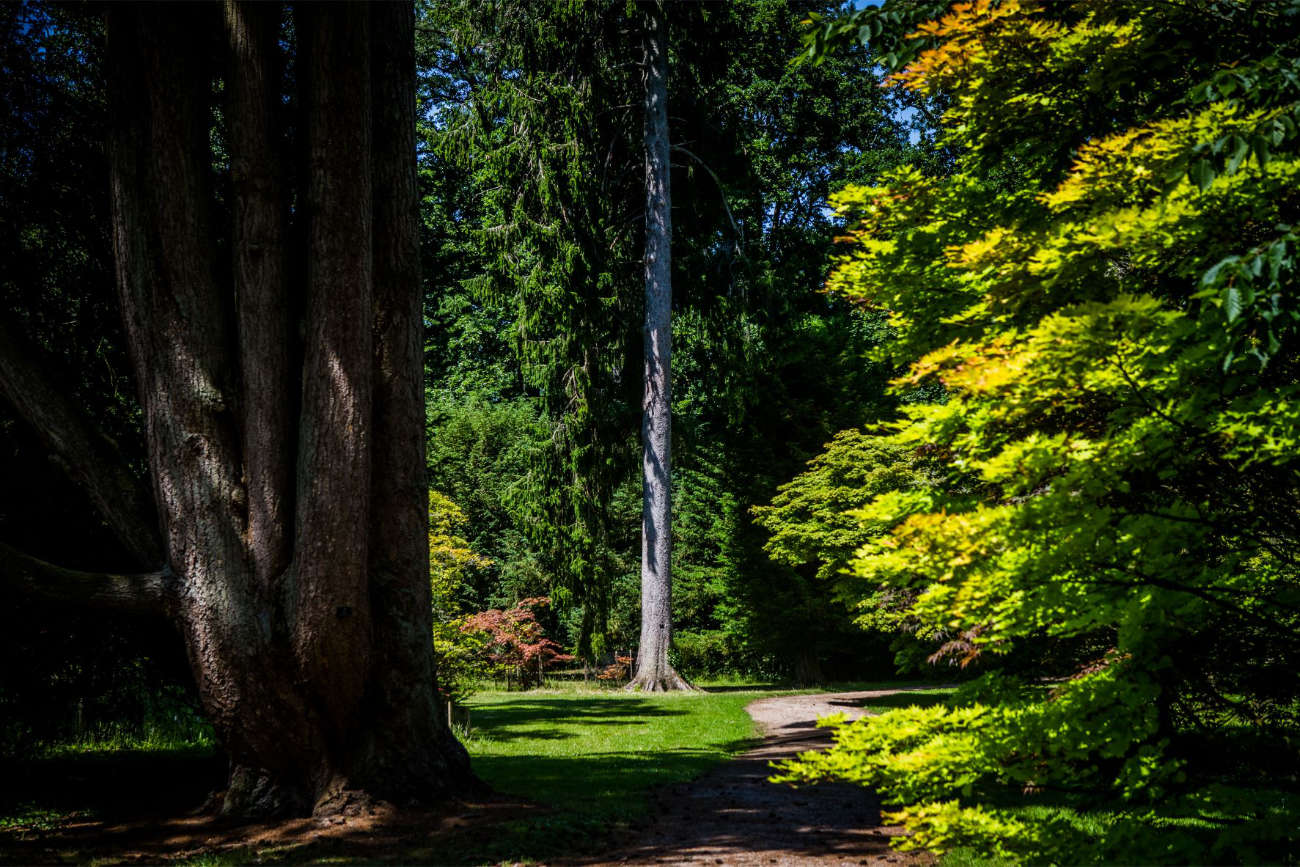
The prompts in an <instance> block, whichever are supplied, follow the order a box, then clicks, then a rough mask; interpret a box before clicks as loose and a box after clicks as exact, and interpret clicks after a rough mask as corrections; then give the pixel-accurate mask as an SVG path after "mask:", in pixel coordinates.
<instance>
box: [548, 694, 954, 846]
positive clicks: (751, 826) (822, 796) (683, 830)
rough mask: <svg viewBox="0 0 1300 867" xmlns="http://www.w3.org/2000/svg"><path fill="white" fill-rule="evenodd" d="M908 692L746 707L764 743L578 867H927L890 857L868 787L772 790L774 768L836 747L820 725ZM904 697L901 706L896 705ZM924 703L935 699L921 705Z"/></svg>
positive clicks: (669, 797) (678, 789) (679, 793)
mask: <svg viewBox="0 0 1300 867" xmlns="http://www.w3.org/2000/svg"><path fill="white" fill-rule="evenodd" d="M903 692H906V691H905V690H878V691H863V692H854V693H830V694H822V695H805V696H788V697H778V698H770V699H761V700H759V701H756V702H754V703H753V704H751V705H749V707H747V708H746V710H747V711H749V714H750V716H752V717H754V719H755V721H756V722H757V723H758V724H759V727H760V730H761V731H762V732H763V734H764V735H765V738H764V740H763V743H762V744H761V745H760V746H758V747H756V748H755V749H752V750H750V751H749V752H747V753H745V754H744V755H742V756H740V757H739V758H736V759H734V760H732V761H730V762H727V763H726V764H724V765H720V766H718V767H716V768H715V769H714V770H712V771H710V772H709V773H708V774H705V775H704V776H703V777H701V778H699V779H697V780H695V781H693V782H690V783H682V784H678V785H675V786H670V787H668V788H665V789H663V790H661V791H660V793H659V794H658V796H657V798H656V806H655V810H654V813H653V815H652V818H651V820H650V823H649V825H648V826H647V827H646V828H645V829H644V830H643V831H642V832H641V833H640V834H639V835H637V836H636V837H634V839H632V840H631V841H630V842H629V844H628V845H627V846H626V847H623V848H621V849H620V850H618V851H616V852H612V853H607V854H605V855H603V856H602V857H600V858H599V859H580V860H576V861H575V862H574V863H580V864H618V863H628V864H683V863H698V864H740V865H758V864H763V865H768V864H781V865H786V864H790V865H813V864H817V865H829V864H898V865H903V864H911V865H915V864H927V863H931V861H932V859H930V858H928V857H926V856H918V855H913V854H910V853H908V854H903V853H899V852H895V851H893V850H891V849H890V848H889V842H890V839H891V838H893V837H895V836H897V835H899V834H901V833H902V831H901V829H899V828H895V827H889V826H883V825H881V823H880V804H879V801H878V800H877V799H876V798H875V796H874V795H873V794H872V793H871V792H870V791H868V790H866V789H863V788H861V787H860V786H854V785H849V784H845V783H835V784H825V783H823V784H819V785H816V786H807V787H803V788H798V789H796V788H794V787H792V786H787V785H778V784H775V783H771V782H768V777H770V776H771V775H772V768H771V766H770V763H771V762H773V761H777V760H779V759H785V758H790V757H792V756H795V755H797V754H799V753H801V752H804V751H805V750H811V749H824V748H826V747H828V746H830V744H831V736H830V731H829V730H828V729H818V728H816V727H815V724H816V720H817V718H818V717H819V716H826V715H827V714H832V713H841V712H843V713H846V714H847V715H848V716H850V717H852V718H857V717H861V716H864V715H866V711H864V710H863V709H862V707H861V705H862V703H863V702H864V701H867V700H873V701H872V703H873V704H877V703H881V702H876V701H874V700H875V699H879V698H884V697H888V698H890V699H893V701H890V702H889V703H890V704H893V703H894V701H897V702H898V703H899V704H905V703H907V702H905V701H903V700H902V699H903V696H902V695H900V693H903ZM896 696H897V698H895V697H896ZM916 698H917V699H918V700H917V702H916V703H917V704H923V703H927V702H926V699H927V698H930V697H929V696H916Z"/></svg>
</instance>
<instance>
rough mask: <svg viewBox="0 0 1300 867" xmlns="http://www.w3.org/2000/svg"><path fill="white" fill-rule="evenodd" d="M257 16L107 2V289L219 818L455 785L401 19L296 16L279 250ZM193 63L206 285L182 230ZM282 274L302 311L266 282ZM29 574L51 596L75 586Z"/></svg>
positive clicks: (198, 247)
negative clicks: (294, 248) (440, 644)
mask: <svg viewBox="0 0 1300 867" xmlns="http://www.w3.org/2000/svg"><path fill="white" fill-rule="evenodd" d="M279 14H280V13H279V8H278V7H276V6H267V7H263V6H261V5H260V4H253V3H245V2H240V0H228V2H226V3H225V4H224V6H222V7H221V8H220V17H219V16H218V8H217V7H215V6H210V5H206V4H203V5H200V4H194V5H181V4H176V5H170V4H169V5H158V6H151V7H142V6H138V5H128V4H121V5H115V6H112V7H110V8H109V10H108V33H109V45H108V62H109V81H110V96H111V99H112V105H113V118H114V129H113V134H112V140H111V142H110V166H111V171H112V198H113V223H114V225H113V230H114V231H113V234H114V244H115V250H116V256H117V264H118V267H117V279H118V287H119V294H120V297H121V301H122V308H123V314H124V317H125V319H126V323H127V334H128V340H129V341H130V344H131V353H132V360H133V363H134V365H135V368H136V373H137V377H138V381H139V384H140V398H141V403H142V405H143V407H144V414H145V420H146V436H147V439H148V451H149V458H150V468H151V472H152V476H153V479H154V487H155V490H156V499H157V502H158V505H159V511H160V513H161V523H162V525H163V528H164V535H165V547H166V559H167V563H168V570H167V571H166V572H165V574H166V575H167V576H174V580H173V579H170V578H169V581H171V582H172V583H168V584H166V586H168V587H171V586H173V585H174V587H175V593H174V594H172V596H174V603H171V604H172V606H173V607H172V611H173V614H174V619H175V620H176V622H177V623H178V625H179V627H180V629H181V632H182V633H183V634H184V636H185V638H186V644H187V648H188V652H189V656H190V661H191V666H192V668H193V670H194V673H195V677H196V680H197V681H198V686H199V694H200V697H201V700H202V702H203V706H204V709H205V711H206V712H207V714H208V716H209V717H210V718H211V720H212V722H213V725H214V727H215V729H216V731H217V733H218V736H219V737H220V739H221V740H222V742H223V745H224V746H225V748H226V750H227V751H228V752H229V754H230V756H231V760H232V770H231V780H230V786H229V790H228V792H227V794H226V798H225V801H224V810H225V811H226V812H228V813H235V814H241V815H265V814H287V813H304V812H309V811H310V812H315V813H317V814H324V813H331V812H337V811H342V810H351V809H353V808H355V807H357V806H358V805H359V804H364V803H366V802H369V801H371V800H373V799H375V798H383V799H386V800H392V801H398V802H402V803H406V802H413V801H428V800H431V799H434V798H438V797H443V796H446V795H448V794H450V793H453V792H457V791H464V790H465V789H467V788H470V787H474V786H476V785H477V783H476V781H475V780H474V778H473V776H472V774H471V773H470V771H469V766H468V759H467V756H466V753H465V751H464V750H463V748H461V746H460V745H459V744H458V743H456V741H455V739H454V738H453V737H452V735H451V733H450V730H449V728H448V727H447V725H446V721H445V720H444V719H443V717H442V714H441V713H440V712H439V709H438V707H437V705H436V701H435V696H436V682H435V672H434V660H433V647H432V631H431V630H432V623H431V610H430V599H429V584H428V581H429V576H428V560H427V557H428V552H427V544H428V541H427V528H426V525H425V522H426V520H427V498H426V493H425V480H424V459H425V458H424V444H423V429H424V411H423V358H422V339H421V328H422V318H421V295H420V282H419V256H418V254H419V251H418V239H417V230H418V199H417V194H416V186H415V162H414V161H415V141H414V123H415V92H414V43H413V39H414V36H413V34H414V22H413V10H412V8H411V7H410V6H409V5H404V4H377V5H375V6H374V7H369V6H366V5H364V4H360V3H345V4H330V5H320V6H304V7H302V8H300V9H298V10H297V17H296V24H297V36H298V45H299V48H298V50H299V54H298V56H297V67H296V68H297V74H298V76H299V79H300V83H301V87H302V90H301V93H302V94H303V97H304V98H303V105H302V122H301V124H300V134H301V135H302V136H304V137H305V153H306V154H307V155H308V159H307V166H306V171H305V180H304V182H303V185H302V188H301V189H299V190H297V195H296V202H297V207H296V212H295V213H294V215H293V219H295V220H297V221H299V222H300V224H301V225H302V227H303V231H302V232H301V233H300V234H301V236H302V237H303V238H304V243H305V247H304V248H303V249H302V250H300V251H299V254H298V255H297V256H294V255H290V254H289V253H288V251H287V248H288V246H289V240H288V239H289V238H291V237H293V233H291V232H290V231H289V230H288V228H287V225H286V221H287V219H288V213H289V212H288V208H287V206H286V202H287V200H288V199H289V195H288V192H287V190H286V189H285V185H284V184H283V183H282V182H281V181H280V177H281V165H280V160H279V156H278V155H279V153H280V146H281V137H282V135H283V132H284V127H283V126H282V125H281V124H282V123H283V121H282V119H281V118H280V115H281V114H282V110H281V107H280V105H279V104H278V103H279V97H280V85H279V80H278V72H277V70H278V68H279V55H278V52H279V51H280V50H281V49H280V45H279V40H278V23H279ZM221 17H224V22H225V27H224V35H225V46H224V48H222V49H220V50H217V49H216V47H215V46H216V43H215V41H214V42H212V43H209V42H205V41H204V39H205V38H206V37H205V36H204V34H211V33H217V32H221V31H220V28H219V26H218V25H219V24H220V18H221ZM196 34H198V36H197V37H196ZM219 62H224V63H226V64H228V68H227V70H226V82H227V98H228V103H227V115H228V118H229V125H228V130H229V135H228V148H229V154H230V159H231V172H232V182H233V183H232V192H233V197H232V204H233V209H232V211H233V225H232V227H231V233H232V234H231V239H232V243H231V245H230V252H229V255H230V257H231V258H230V263H229V264H230V268H229V271H230V273H231V274H232V280H231V284H230V285H225V284H224V283H223V281H222V280H221V279H219V278H218V276H217V275H219V274H221V273H222V272H223V269H222V268H221V267H220V266H219V264H220V259H219V256H218V250H219V248H218V246H217V245H216V244H214V243H213V240H212V238H213V233H212V231H211V229H212V226H211V224H210V216H209V212H210V207H211V202H212V198H211V194H210V189H209V186H210V184H209V181H210V179H209V174H210V171H211V169H210V166H211V156H210V147H209V142H208V118H209V110H210V97H211V87H210V83H211V80H212V76H213V75H214V73H215V72H216V71H217V68H218V67H217V64H218V63H219ZM298 259H301V260H302V261H305V262H306V263H307V266H306V273H305V280H303V281H302V282H303V284H304V285H305V287H306V293H305V294H306V298H305V303H304V304H302V305H299V304H298V303H297V300H296V298H295V296H294V293H293V291H291V287H292V286H294V285H297V283H298V281H297V280H295V278H294V277H293V275H291V274H290V273H288V272H289V264H288V263H289V262H291V261H295V260H298ZM300 308H301V309H300ZM299 317H301V327H302V330H303V334H304V339H303V340H302V341H301V342H299V341H296V340H294V339H293V337H294V335H293V331H294V328H293V325H294V322H295V320H296V319H298V318H299ZM0 559H3V558H0ZM25 568H27V569H28V571H30V572H32V573H33V574H35V573H36V571H38V570H36V569H35V567H34V566H32V565H31V564H30V563H28V564H25ZM45 575H46V576H47V578H48V579H49V580H50V586H49V588H47V589H50V590H51V591H52V590H53V589H55V587H56V585H58V584H59V583H60V580H61V582H62V584H64V585H69V586H71V585H75V584H76V583H77V581H81V583H82V584H83V585H85V584H87V583H88V582H87V581H85V580H82V579H76V580H73V578H71V577H69V576H67V575H63V576H59V575H58V574H56V573H53V572H49V571H48V570H46V572H45ZM56 579H59V580H56ZM159 580H162V579H160V578H159V579H156V580H154V579H151V581H152V583H149V582H143V583H141V582H137V583H141V586H142V587H146V588H148V587H153V586H155V585H156V584H157V582H158V581H159ZM100 585H101V586H102V587H103V588H106V589H105V590H104V591H103V592H104V593H107V594H109V595H113V594H117V593H118V592H119V590H120V589H121V588H127V589H129V587H130V586H131V585H130V582H126V581H124V579H122V578H121V577H120V576H119V577H115V578H109V579H107V580H106V581H104V580H101V582H100ZM123 592H125V591H123ZM169 598H172V597H169Z"/></svg>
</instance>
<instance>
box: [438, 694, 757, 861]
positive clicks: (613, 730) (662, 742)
mask: <svg viewBox="0 0 1300 867" xmlns="http://www.w3.org/2000/svg"><path fill="white" fill-rule="evenodd" d="M769 694H771V693H764V692H757V691H752V690H745V691H733V692H723V693H682V694H667V695H642V694H635V693H624V692H616V691H610V690H606V689H597V690H582V689H578V688H573V687H569V688H565V689H559V690H535V691H533V692H528V693H480V694H479V695H477V696H475V697H474V698H473V699H472V700H471V701H470V703H469V704H470V712H471V731H470V736H469V738H468V740H467V741H466V746H467V747H468V749H469V751H470V755H471V757H472V760H473V765H474V770H475V772H476V773H478V774H479V776H481V777H482V778H483V779H484V780H485V781H486V782H487V783H488V784H489V785H491V786H492V787H493V788H494V789H496V790H497V791H499V792H502V793H504V794H509V795H516V796H519V797H523V798H528V799H529V800H532V801H536V802H537V803H540V804H543V805H545V806H547V807H549V808H551V811H550V812H549V813H548V814H546V815H544V816H540V817H536V818H532V819H527V820H521V821H518V822H512V823H507V825H506V827H504V828H501V829H494V839H493V840H491V841H490V842H488V843H487V844H486V845H485V846H482V845H481V846H475V847H474V848H473V849H472V850H467V851H465V852H463V853H459V855H460V857H463V858H465V859H466V860H471V861H476V860H503V859H510V860H518V859H536V858H544V857H549V856H552V855H557V854H575V853H576V852H578V851H594V850H596V849H599V848H600V847H601V846H604V845H607V844H608V843H609V842H610V839H611V838H612V837H613V835H616V834H619V833H622V832H625V831H626V830H627V829H628V828H629V827H630V826H631V825H632V824H633V823H634V822H635V821H636V820H638V819H640V818H642V817H644V816H645V814H646V811H647V810H648V808H649V799H650V792H651V789H652V788H653V787H656V786H662V785H669V784H672V783H677V782H682V781H685V780H690V779H693V778H695V777H697V776H699V775H700V774H702V773H704V772H705V771H707V770H708V769H709V768H711V767H712V766H713V765H715V764H717V763H718V762H721V761H725V760H726V759H728V758H730V757H731V756H733V755H735V754H736V753H737V752H739V751H741V750H743V749H745V748H746V747H748V746H750V745H752V744H753V743H755V742H756V740H757V738H756V735H755V730H754V724H753V721H752V720H751V719H750V718H749V715H748V714H746V713H745V709H744V708H745V705H746V704H748V703H749V702H751V701H753V700H754V699H755V698H758V697H761V696H763V695H769Z"/></svg>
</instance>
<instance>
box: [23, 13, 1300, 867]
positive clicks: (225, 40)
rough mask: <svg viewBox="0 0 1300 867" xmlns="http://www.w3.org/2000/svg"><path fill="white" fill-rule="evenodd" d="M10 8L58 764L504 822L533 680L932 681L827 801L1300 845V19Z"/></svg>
mask: <svg viewBox="0 0 1300 867" xmlns="http://www.w3.org/2000/svg"><path fill="white" fill-rule="evenodd" d="M0 28H2V29H3V31H4V34H5V39H4V41H3V45H2V47H0V72H2V73H3V75H2V76H0V105H2V106H3V107H4V108H5V109H6V111H5V112H4V113H3V115H0V260H2V261H4V262H5V263H6V264H5V267H4V269H3V270H0V303H3V305H4V309H5V315H4V319H3V321H0V396H2V397H3V398H4V400H3V401H0V446H2V448H0V473H3V474H4V478H5V480H6V485H5V486H4V490H3V491H0V578H2V579H3V581H4V586H5V587H6V588H9V589H10V590H11V592H12V594H13V598H14V599H15V600H17V605H16V608H15V611H16V613H0V645H2V646H3V647H4V648H5V654H6V657H5V658H6V660H7V661H9V662H10V664H7V665H5V666H3V667H0V714H3V716H4V719H5V723H4V725H3V726H0V749H3V750H4V751H7V752H16V751H19V750H21V749H23V748H25V747H27V746H29V745H30V744H32V743H34V742H36V741H37V740H39V739H40V738H42V737H49V736H51V733H56V734H57V733H60V732H64V730H65V729H66V728H67V726H68V720H69V719H71V718H72V714H73V708H74V707H75V714H76V719H77V720H78V723H77V724H78V725H80V720H81V718H82V714H83V711H84V710H85V708H86V707H87V705H88V706H89V707H90V712H91V714H92V715H98V716H101V717H104V718H123V717H130V718H135V719H138V720H142V719H144V718H146V717H150V715H153V716H157V715H158V712H159V709H160V708H161V707H162V705H163V704H165V705H166V707H167V709H168V710H167V712H168V713H170V714H171V715H172V716H173V717H176V715H177V713H178V712H177V711H176V708H184V707H189V708H195V709H197V710H196V712H197V713H198V714H199V715H201V716H202V717H203V719H204V720H206V723H205V724H206V725H210V726H211V727H212V731H213V732H214V734H215V738H216V740H217V742H218V743H219V744H220V746H221V748H222V749H223V750H224V751H225V753H226V754H227V755H228V756H229V758H230V759H231V779H230V788H229V791H228V793H227V795H226V797H225V809H226V810H227V811H229V812H231V813H236V814H245V815H247V814H288V813H294V814H303V813H310V812H315V813H321V814H324V813H330V812H335V811H346V810H348V809H351V808H353V807H354V806H356V805H358V804H363V803H368V802H372V801H373V800H375V799H384V800H390V801H394V802H399V803H413V802H425V801H430V800H434V799H437V798H440V797H444V796H448V795H455V794H457V793H463V792H469V791H474V790H475V789H476V787H477V786H478V785H479V783H478V781H477V780H476V779H475V777H474V776H473V774H472V772H471V770H470V767H469V762H468V759H467V756H466V752H465V750H464V749H463V748H462V747H461V745H460V744H459V743H458V742H457V740H456V739H455V737H453V734H452V731H451V730H450V727H449V724H448V717H447V711H446V708H445V706H444V705H443V704H442V702H443V701H445V700H451V701H453V702H454V701H459V700H462V699H463V698H464V696H465V695H467V694H468V693H469V692H470V691H472V690H473V689H474V688H475V685H476V683H477V682H478V680H480V679H482V678H484V677H493V676H497V675H502V676H505V677H508V678H510V679H511V683H512V685H513V686H526V685H531V684H534V683H537V682H539V681H540V680H541V679H542V677H543V674H544V670H545V669H546V668H547V667H553V666H559V665H564V666H569V667H571V669H572V670H571V671H570V672H569V674H570V675H571V676H574V677H590V676H591V675H592V674H593V673H601V672H603V675H602V676H603V677H605V678H610V677H614V676H619V677H622V676H624V674H626V677H627V679H629V680H630V681H631V685H632V686H633V688H639V689H644V690H654V689H664V688H689V684H690V682H691V681H695V680H698V679H703V678H708V677H710V676H715V675H720V674H729V675H737V676H742V677H747V678H753V679H763V680H772V681H781V682H789V683H797V684H810V683H819V682H825V681H827V680H829V679H843V680H847V679H855V680H865V679H883V678H886V677H891V676H893V675H895V674H897V673H900V672H902V673H905V674H907V675H908V676H914V677H927V678H935V679H944V680H951V681H955V682H960V686H959V688H958V689H957V692H956V694H955V695H954V696H953V697H952V698H951V699H950V700H948V701H945V702H942V703H938V704H934V705H931V706H926V707H909V708H903V709H899V710H896V711H892V712H889V713H886V714H883V715H881V716H879V717H874V718H869V719H864V720H861V721H859V722H855V723H846V724H843V725H840V726H839V727H837V729H836V733H835V737H836V744H835V746H834V747H833V748H832V749H830V750H829V751H824V752H816V753H808V754H805V755H804V756H802V757H800V758H799V759H797V760H794V761H790V762H787V763H785V764H783V765H782V766H781V767H780V768H779V769H778V771H777V773H778V774H779V776H780V778H781V779H783V780H785V781H789V782H795V783H799V784H806V783H814V782H817V781H822V780H829V779H834V780H848V781H850V782H855V783H859V784H862V785H866V786H870V787H871V788H873V789H874V790H875V791H876V792H877V793H878V794H879V795H880V797H881V800H882V801H883V803H885V804H886V817H887V818H888V819H889V820H890V821H893V822H897V823H899V824H901V825H903V826H904V827H905V828H906V829H907V831H908V832H909V835H908V836H907V837H905V838H900V839H901V840H902V843H901V845H902V846H903V847H905V848H925V849H929V850H932V851H935V852H940V853H942V852H949V851H952V850H955V849H966V850H969V851H970V852H973V853H976V854H979V855H991V856H993V857H997V858H1005V859H1011V860H1016V861H1020V860H1024V861H1031V862H1035V863H1037V862H1042V863H1061V862H1068V863H1077V862H1084V861H1092V862H1099V863H1114V862H1141V863H1186V862H1214V863H1221V862H1264V863H1290V862H1293V861H1294V860H1295V855H1294V852H1293V844H1294V839H1295V829H1296V827H1297V826H1298V825H1300V813H1298V808H1297V806H1296V805H1297V803H1300V801H1297V798H1296V789H1297V785H1298V781H1300V760H1298V758H1297V753H1296V749H1295V744H1296V738H1297V736H1298V735H1300V680H1297V677H1296V673H1295V672H1296V660H1297V659H1300V571H1297V563H1296V558H1295V555H1294V550H1295V548H1296V545H1297V543H1298V542H1300V538H1297V537H1298V536H1300V517H1298V516H1300V512H1298V511H1297V506H1296V503H1297V499H1298V491H1297V488H1298V487H1300V466H1298V465H1297V458H1296V454H1297V443H1300V410H1298V409H1297V407H1300V381H1298V379H1297V363H1298V361H1297V359H1298V358H1300V356H1297V352H1296V349H1295V344H1296V341H1297V340H1300V306H1297V304H1296V303H1295V301H1294V295H1295V287H1296V274H1297V271H1296V264H1295V262H1296V249H1297V229H1296V226H1297V224H1298V222H1297V221H1300V195H1298V194H1297V190H1298V189H1300V186H1298V185H1297V176H1298V175H1300V134H1298V132H1297V125H1298V123H1300V5H1297V4H1296V3H1294V2H1291V0H1202V2H1190V3H1180V2H1167V0H1107V2H1096V0H1070V2H1057V3H1047V2H1033V0H971V2H960V3H949V2H945V0H925V2H906V0H886V2H884V3H883V4H882V5H879V6H875V5H863V6H860V7H853V6H851V7H850V8H847V9H841V8H840V7H839V5H838V4H834V3H830V2H821V0H734V2H729V3H726V4H704V3H700V4H695V3H661V2H656V0H638V2H634V3H615V2H591V3H564V2H500V0H444V2H433V3H427V4H426V3H419V4H416V5H415V6H414V8H412V6H409V5H406V4H401V3H394V4H374V5H365V4H331V5H315V4H287V5H282V4H269V3H266V4H264V3H251V2H240V0H224V2H220V3H217V2H209V3H194V4H183V5H182V4H160V5H157V6H152V7H150V6H142V5H135V4H114V5H111V6H109V7H108V8H106V9H100V8H98V7H84V6H81V5H76V4H69V5H62V4H52V3H46V2H24V3H15V4H8V5H5V6H0ZM670 430H671V435H670V433H669V432H670ZM669 467H671V473H670V472H669ZM178 637H179V640H178ZM629 664H630V665H629ZM435 668H436V669H438V671H439V674H435ZM192 716H193V714H191V717H192ZM187 718H189V717H187ZM1099 822H1100V823H1101V825H1103V826H1104V828H1105V834H1104V838H1100V839H1099V838H1098V833H1097V830H1096V829H1097V827H1098V824H1097V823H1099Z"/></svg>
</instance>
